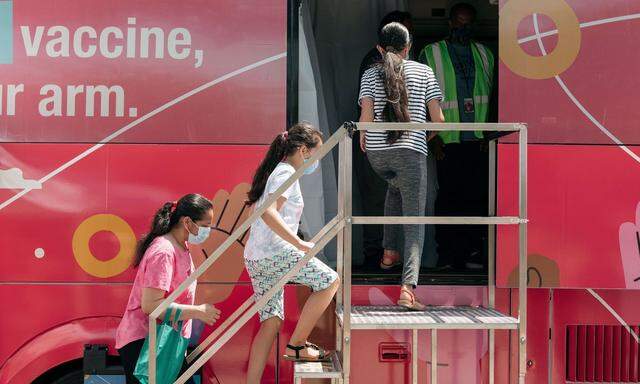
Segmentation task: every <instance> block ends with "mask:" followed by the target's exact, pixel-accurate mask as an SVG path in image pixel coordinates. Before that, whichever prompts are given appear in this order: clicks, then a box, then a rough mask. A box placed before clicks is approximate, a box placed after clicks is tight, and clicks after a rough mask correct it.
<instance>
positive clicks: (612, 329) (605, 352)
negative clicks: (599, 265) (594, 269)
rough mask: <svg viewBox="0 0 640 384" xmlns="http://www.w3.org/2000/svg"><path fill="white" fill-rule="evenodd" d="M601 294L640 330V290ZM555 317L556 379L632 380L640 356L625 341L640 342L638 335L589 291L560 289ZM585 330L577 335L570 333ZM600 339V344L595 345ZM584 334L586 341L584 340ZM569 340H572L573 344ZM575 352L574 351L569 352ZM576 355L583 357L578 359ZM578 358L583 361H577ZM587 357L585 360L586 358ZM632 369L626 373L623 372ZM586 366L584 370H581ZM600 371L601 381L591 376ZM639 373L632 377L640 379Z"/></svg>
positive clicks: (555, 303) (553, 373)
mask: <svg viewBox="0 0 640 384" xmlns="http://www.w3.org/2000/svg"><path fill="white" fill-rule="evenodd" d="M596 293H597V294H598V295H600V296H601V297H602V299H604V300H605V302H606V303H607V304H608V305H610V306H611V307H612V308H613V310H615V311H616V312H617V313H618V314H619V315H620V317H621V318H622V319H623V320H624V323H625V324H627V325H629V326H630V327H631V329H632V330H633V331H634V332H636V334H637V329H638V327H637V325H638V324H640V309H639V308H638V305H637V303H638V300H640V292H639V291H629V290H597V291H596ZM552 305H553V316H552V319H553V320H552V327H553V336H552V353H553V355H552V360H553V367H552V382H553V383H564V382H566V381H569V379H570V378H571V377H568V375H574V373H575V375H585V376H586V377H587V379H589V380H587V381H605V382H614V381H626V380H623V379H621V378H620V377H621V375H623V374H624V375H625V376H624V377H628V375H630V374H631V375H632V374H633V372H637V367H638V359H637V355H634V354H628V353H627V352H628V351H631V350H633V349H629V350H626V349H625V348H624V347H625V346H627V347H628V346H630V345H633V344H637V343H636V341H635V340H634V338H633V336H632V335H631V334H630V333H629V332H628V331H627V330H626V329H625V328H624V327H623V325H622V324H621V323H619V322H618V321H617V320H616V319H615V317H613V315H612V314H611V313H610V312H609V311H608V310H607V309H606V308H605V307H604V306H603V305H602V304H600V303H599V302H598V301H597V300H596V299H595V298H594V297H593V296H592V295H591V294H589V292H588V291H586V290H578V289H555V290H554V291H553V304H552ZM578 328H579V329H580V330H581V331H582V330H584V331H582V332H578V333H577V334H578V336H577V337H567V332H572V331H574V330H575V329H578ZM589 336H590V339H594V338H595V343H596V345H595V349H591V348H589V345H590V344H591V343H593V340H591V341H589ZM580 338H582V339H583V340H580ZM567 343H571V344H570V345H567ZM567 353H569V355H567ZM576 356H577V357H578V359H576ZM576 360H578V361H576ZM580 360H582V361H580ZM623 368H626V369H625V370H624V372H621V371H622V370H623ZM580 371H582V372H580ZM591 375H595V380H592V379H591ZM636 380H637V379H635V378H633V379H630V380H629V381H634V382H635V381H636Z"/></svg>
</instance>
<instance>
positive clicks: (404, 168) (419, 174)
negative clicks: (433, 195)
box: [395, 150, 427, 287]
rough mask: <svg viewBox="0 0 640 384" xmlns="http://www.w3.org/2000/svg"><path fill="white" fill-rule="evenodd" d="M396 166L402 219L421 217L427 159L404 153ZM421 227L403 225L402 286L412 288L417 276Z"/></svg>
mask: <svg viewBox="0 0 640 384" xmlns="http://www.w3.org/2000/svg"><path fill="white" fill-rule="evenodd" d="M395 161H397V162H399V163H398V164H397V166H398V168H397V169H398V170H397V172H398V178H397V180H396V185H397V186H398V189H399V190H400V193H401V195H402V216H422V215H424V212H425V204H426V200H427V158H426V156H424V155H423V154H421V153H419V152H416V151H412V150H404V151H403V152H402V156H397V157H396V160H395ZM424 227H425V226H424V225H416V224H405V225H404V226H403V229H404V268H403V271H402V285H405V286H409V287H415V286H416V285H418V277H419V275H420V260H421V259H422V248H423V246H424Z"/></svg>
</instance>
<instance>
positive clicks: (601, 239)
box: [497, 144, 640, 289]
mask: <svg viewBox="0 0 640 384" xmlns="http://www.w3.org/2000/svg"><path fill="white" fill-rule="evenodd" d="M631 150H634V151H636V152H638V153H640V148H638V147H632V148H631ZM528 153H529V170H528V191H529V194H528V212H529V220H530V222H529V225H528V228H529V237H528V242H529V244H528V256H529V266H530V268H529V280H530V282H531V286H535V287H538V286H542V287H563V288H576V287H578V288H581V287H584V288H634V289H637V288H640V282H639V281H637V280H636V279H637V277H638V276H640V249H639V248H638V240H637V234H638V231H639V230H640V225H639V224H640V221H639V220H640V216H639V214H640V211H639V210H638V208H639V207H640V205H639V203H640V198H639V196H640V166H639V165H638V164H634V162H633V160H632V159H631V158H629V156H628V155H627V154H626V153H624V152H623V151H622V150H620V148H618V147H614V146H576V145H572V146H569V145H562V146H561V145H554V146H547V145H529V148H528ZM499 159H500V161H499V167H498V213H499V214H500V215H517V214H518V210H517V207H518V189H517V180H518V177H517V169H518V168H517V161H518V157H517V146H516V145H512V144H501V145H500V146H499ZM517 245H518V231H517V228H516V227H515V226H514V227H507V226H503V227H500V228H499V230H498V253H497V255H498V256H497V257H498V262H497V268H498V269H497V273H498V274H497V283H498V285H499V286H502V287H506V286H509V287H514V286H516V285H517V270H516V269H517V261H518V257H517V255H518V254H517V250H518V248H517Z"/></svg>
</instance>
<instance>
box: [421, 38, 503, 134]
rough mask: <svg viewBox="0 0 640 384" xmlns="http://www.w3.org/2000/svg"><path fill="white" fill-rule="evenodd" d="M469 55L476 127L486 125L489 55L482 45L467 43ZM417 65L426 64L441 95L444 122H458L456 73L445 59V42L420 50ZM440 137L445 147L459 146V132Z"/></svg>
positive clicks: (490, 77)
mask: <svg viewBox="0 0 640 384" xmlns="http://www.w3.org/2000/svg"><path fill="white" fill-rule="evenodd" d="M471 53H472V55H473V62H474V65H475V69H476V70H475V79H474V85H473V103H474V111H475V112H474V115H475V121H476V122H477V123H484V122H486V121H487V116H488V114H489V97H490V95H491V87H492V86H493V63H494V59H493V54H492V53H491V51H489V50H488V49H487V48H486V47H485V46H484V45H482V44H480V43H477V42H474V41H472V42H471ZM418 61H420V62H421V63H424V64H427V65H428V66H429V67H431V69H433V71H434V73H435V75H436V78H437V79H438V84H439V85H440V89H441V90H442V91H443V93H444V100H443V101H442V112H443V114H444V119H445V121H446V122H451V123H458V122H460V111H459V109H458V92H457V88H456V73H455V69H454V68H453V63H452V62H451V57H450V56H449V49H448V48H447V42H446V41H445V40H442V41H438V42H436V43H433V44H430V45H427V46H426V47H424V49H423V50H422V52H420V55H419V56H418ZM475 135H476V137H477V138H482V132H480V131H477V132H475ZM440 137H441V138H442V141H444V143H445V144H448V143H459V142H460V131H445V132H440Z"/></svg>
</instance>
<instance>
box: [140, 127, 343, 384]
mask: <svg viewBox="0 0 640 384" xmlns="http://www.w3.org/2000/svg"><path fill="white" fill-rule="evenodd" d="M346 133H347V131H346V129H345V128H344V126H343V127H340V128H339V129H338V130H337V131H336V132H335V133H334V134H333V135H332V136H331V137H330V138H329V140H327V142H326V143H324V145H323V146H322V147H321V148H320V150H319V151H317V152H316V153H315V154H314V155H313V156H311V158H310V159H309V161H307V162H306V163H305V164H303V165H302V166H301V167H300V168H298V169H297V170H296V171H295V172H294V173H293V175H291V177H289V179H287V181H285V182H284V183H283V184H282V185H281V186H280V188H278V189H277V190H276V191H275V192H274V193H273V194H272V195H271V196H270V197H269V198H268V199H267V200H266V201H265V202H264V203H263V204H262V205H261V206H260V207H257V208H256V209H255V210H254V212H253V213H252V214H251V215H250V216H249V217H248V218H247V219H246V220H245V221H244V222H243V223H242V224H241V225H240V226H239V227H238V228H237V229H236V230H235V231H233V233H232V234H231V235H229V237H228V238H227V239H226V240H225V241H224V242H223V243H222V244H220V246H219V247H218V248H217V249H216V250H215V251H214V252H213V253H212V254H211V255H210V256H209V257H208V258H207V259H206V260H204V262H203V263H202V264H201V265H200V266H199V267H198V268H197V269H196V270H195V271H194V272H193V273H192V274H191V276H189V278H187V279H186V280H185V281H183V282H182V284H180V285H179V286H178V288H176V290H175V291H173V292H172V293H171V294H170V295H169V296H168V297H167V298H166V299H165V300H164V301H162V303H160V305H158V307H157V308H156V309H155V310H154V311H153V312H152V313H151V314H150V315H149V383H150V384H156V344H157V343H156V323H157V319H158V318H159V317H160V315H161V314H162V313H163V312H164V311H165V310H166V309H167V308H168V307H169V305H170V304H171V303H173V302H174V301H175V300H176V299H177V298H178V297H179V296H180V295H181V294H182V293H183V292H184V291H185V290H187V288H188V287H189V286H190V285H191V284H193V283H194V282H195V281H196V280H197V279H198V277H200V276H201V275H202V274H203V273H204V272H205V271H206V270H207V269H209V268H210V267H211V265H212V264H213V263H214V262H215V261H216V260H217V259H218V258H219V257H220V256H221V255H222V254H223V253H224V252H225V251H226V250H227V249H228V248H229V247H230V246H231V245H232V244H233V243H234V242H235V241H236V240H237V239H239V238H240V236H242V235H243V234H244V233H245V232H246V231H247V230H248V229H249V228H250V227H251V225H252V224H253V223H254V222H255V221H256V220H258V219H259V218H260V217H261V216H262V215H263V214H264V212H265V211H266V210H267V209H268V208H269V207H270V206H271V205H273V204H274V203H275V202H276V201H277V200H278V198H280V196H282V194H283V193H284V192H285V191H286V190H287V189H289V187H290V186H292V185H293V183H295V182H296V181H297V180H298V179H300V177H302V175H303V174H304V170H305V169H307V168H308V167H310V166H311V165H312V164H313V163H314V162H315V161H317V160H320V159H322V158H323V157H324V156H326V154H327V153H329V151H331V150H332V149H333V147H335V146H336V144H338V143H339V142H340V141H341V140H342V138H343V137H344V136H345V135H346Z"/></svg>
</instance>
